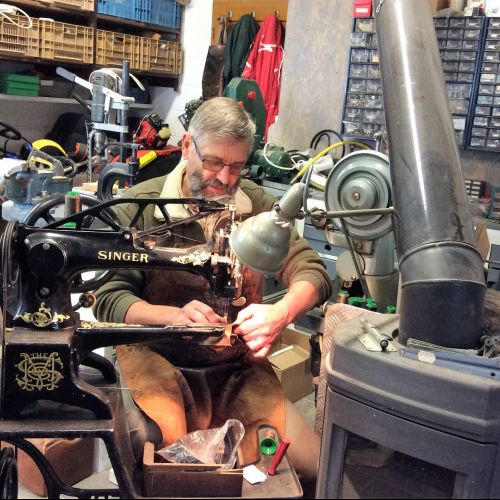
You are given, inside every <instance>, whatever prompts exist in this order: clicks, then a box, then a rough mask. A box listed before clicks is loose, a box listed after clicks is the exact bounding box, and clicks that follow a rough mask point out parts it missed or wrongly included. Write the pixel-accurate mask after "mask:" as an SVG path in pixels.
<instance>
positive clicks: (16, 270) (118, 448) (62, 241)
mask: <svg viewBox="0 0 500 500" xmlns="http://www.w3.org/2000/svg"><path fill="white" fill-rule="evenodd" d="M80 201H81V202H82V203H81V204H82V206H88V207H89V208H86V209H84V210H83V211H81V212H79V213H75V214H73V215H70V216H68V217H64V218H62V219H60V220H54V219H53V218H52V217H51V216H49V215H48V214H47V213H46V214H45V216H42V215H43V214H41V212H40V211H41V210H42V211H43V209H44V207H43V206H42V207H37V208H36V210H37V213H35V214H33V217H32V218H31V219H30V218H28V221H29V220H35V219H36V220H39V219H40V217H41V216H42V219H44V220H46V221H47V222H48V223H47V225H46V226H44V227H42V228H40V227H32V226H30V225H26V224H20V223H18V222H17V221H11V222H9V223H8V224H7V226H6V229H5V231H4V234H3V236H2V239H1V245H0V248H1V255H2V277H3V300H2V312H3V330H2V379H1V394H0V396H1V399H0V440H1V441H7V442H10V443H11V444H13V445H15V446H17V447H18V448H20V449H22V450H23V451H25V452H26V453H28V455H29V456H30V457H31V458H33V460H34V461H35V463H36V464H37V465H38V467H39V469H40V471H41V473H42V475H43V477H44V479H45V481H46V484H47V489H48V496H49V498H58V497H59V495H60V494H65V495H70V496H77V497H82V496H86V497H90V495H92V496H93V497H94V498H95V497H97V496H99V497H101V498H109V497H110V496H113V497H116V496H121V497H124V498H136V497H140V496H142V494H143V490H142V481H141V479H137V477H138V474H139V478H140V472H139V473H138V466H139V465H138V459H137V457H136V456H135V455H134V451H133V448H132V443H131V438H130V433H129V430H128V426H127V420H126V414H125V409H124V404H123V399H122V396H121V392H120V390H117V387H119V386H118V385H117V376H116V373H115V369H114V366H113V365H112V364H111V363H110V362H109V361H108V360H106V359H105V358H104V357H102V356H100V355H97V354H95V352H93V351H94V350H95V349H97V348H99V347H105V346H115V345H120V344H131V343H139V342H147V341H151V340H159V339H162V338H164V336H165V335H170V336H181V337H189V338H190V339H192V340H193V341H194V342H200V343H204V342H209V343H212V344H213V343H219V344H222V345H231V344H232V342H233V341H234V340H235V337H234V336H233V334H232V332H231V328H230V327H226V326H225V325H206V326H204V325H202V326H186V325H184V326H182V325H180V326H175V325H174V326H165V327H156V326H144V325H123V324H121V325H118V324H103V323H92V322H81V321H80V320H79V314H78V313H77V312H76V311H75V310H74V309H75V308H74V306H73V305H72V303H71V294H72V293H74V292H77V291H82V290H84V289H86V290H92V289H95V288H96V287H97V286H98V284H99V285H100V284H101V283H102V282H103V279H106V277H104V278H103V277H102V275H100V277H99V278H96V281H93V280H92V279H91V280H87V281H82V279H81V273H82V272H84V271H92V270H94V271H98V270H103V269H105V270H106V272H107V273H108V277H109V273H111V272H113V270H117V269H124V268H126V269H139V270H153V269H162V268H182V269H183V270H190V271H192V272H194V273H200V274H202V275H204V276H205V277H206V278H207V279H208V280H209V282H210V284H211V287H212V290H213V291H214V293H216V294H217V295H218V296H219V297H222V298H224V299H225V300H227V301H229V302H231V301H234V300H237V299H238V298H239V296H240V293H241V282H242V273H241V269H240V263H239V261H238V260H237V258H236V257H235V255H234V254H233V253H232V250H231V249H230V247H229V244H228V239H229V235H230V233H231V231H232V230H233V229H234V226H235V225H236V224H237V222H236V221H235V218H234V213H235V207H233V206H231V205H224V204H222V203H219V202H217V201H214V200H206V199H194V198H193V199H191V198H190V199H187V198H184V199H117V200H112V201H109V202H105V203H101V204H98V205H97V204H96V203H97V202H95V201H91V200H80ZM127 203H134V204H135V205H136V207H137V212H136V214H135V216H134V217H133V220H132V221H130V224H129V225H128V226H127V227H124V226H123V224H122V223H121V222H120V221H119V220H118V218H117V217H116V216H115V212H114V211H113V208H114V207H115V206H116V205H118V204H127ZM172 203H190V204H193V205H196V206H197V208H198V212H197V213H196V214H195V215H193V216H192V217H190V218H189V219H186V220H184V221H182V222H179V221H171V220H170V218H169V216H168V212H167V209H166V205H168V204H172ZM151 205H153V208H154V207H158V208H159V209H160V211H161V212H162V214H163V215H164V216H165V221H166V222H165V223H164V224H163V225H161V226H159V227H157V228H154V229H152V230H147V231H137V230H136V229H135V228H134V224H135V221H137V220H138V219H139V218H140V217H141V215H142V214H143V212H144V210H146V209H148V207H149V209H151V208H152V207H151ZM45 208H46V207H45ZM223 210H229V213H230V217H229V219H228V223H227V225H226V227H224V228H221V229H219V230H218V233H217V234H216V235H214V238H212V241H210V242H208V243H206V244H204V245H197V246H193V247H190V248H186V249H178V248H175V249H174V248H164V247H161V246H160V245H159V243H160V242H161V241H162V239H164V238H165V237H166V236H168V235H169V234H170V232H171V231H172V230H174V228H175V226H176V225H178V224H185V223H189V222H192V221H193V220H197V219H200V218H202V217H206V216H207V215H209V214H212V213H214V212H221V211H223ZM97 282H98V283H97ZM91 297H92V296H91V295H86V299H85V300H84V301H83V302H87V304H86V305H89V304H91V303H92V300H91ZM81 302H82V301H81ZM88 367H90V368H88ZM33 437H59V438H73V437H97V438H100V439H102V440H103V441H104V443H105V445H106V449H107V452H108V455H109V458H110V461H111V465H112V466H113V469H114V472H115V475H116V479H117V483H118V489H114V490H107V489H100V490H97V489H92V490H89V491H87V490H80V489H78V488H74V487H71V486H68V485H65V484H63V483H62V482H61V481H60V480H59V478H58V477H57V476H56V475H55V473H54V471H53V470H52V467H51V466H50V464H49V463H48V462H47V460H46V459H45V457H44V456H43V455H42V454H41V452H40V451H38V449H37V448H36V447H35V446H34V445H33V444H32V443H30V442H29V441H28V438H33ZM0 463H1V467H2V473H1V475H0V483H1V484H0V490H1V491H3V492H4V493H5V494H6V496H5V497H6V498H7V497H8V498H14V497H16V496H17V469H16V464H15V460H14V459H13V456H12V452H11V450H10V451H9V450H8V449H7V450H4V451H3V452H2V455H1V458H0ZM290 473H293V475H292V476H290V475H288V476H286V475H283V474H281V475H277V476H276V477H275V478H273V480H275V481H276V486H277V487H278V488H279V489H277V490H276V489H273V488H272V487H270V483H269V481H268V482H267V485H266V489H265V490H263V492H262V495H260V494H259V496H276V495H277V494H278V492H280V491H281V492H282V491H286V489H285V490H283V488H284V485H286V484H287V482H288V483H290V481H292V483H293V484H294V485H295V486H298V488H299V489H300V484H299V483H298V480H297V478H296V476H295V472H294V471H293V469H291V472H290ZM193 478H194V476H193ZM194 480H195V479H194ZM284 481H285V482H284ZM271 482H272V481H271ZM254 493H255V492H254ZM296 493H297V492H296V491H295V490H294V491H293V492H292V495H291V496H295V495H296ZM299 495H300V491H299Z"/></svg>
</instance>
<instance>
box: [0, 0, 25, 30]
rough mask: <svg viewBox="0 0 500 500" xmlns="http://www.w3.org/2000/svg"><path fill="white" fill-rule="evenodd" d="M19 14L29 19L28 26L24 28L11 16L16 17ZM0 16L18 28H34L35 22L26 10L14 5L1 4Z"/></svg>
mask: <svg viewBox="0 0 500 500" xmlns="http://www.w3.org/2000/svg"><path fill="white" fill-rule="evenodd" d="M18 13H19V14H22V15H23V16H24V17H25V18H26V19H27V21H28V25H27V26H22V25H21V24H19V23H18V22H17V21H15V20H14V19H13V18H12V17H10V16H9V14H12V15H16V14H18ZM0 15H2V16H3V17H5V19H7V20H8V21H9V22H10V23H12V24H13V25H15V26H17V27H18V28H22V29H30V28H31V27H32V26H33V20H32V19H31V17H30V16H29V15H28V14H27V13H26V12H24V10H23V9H21V8H20V7H14V6H13V5H8V4H6V3H0Z"/></svg>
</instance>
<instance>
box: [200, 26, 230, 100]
mask: <svg viewBox="0 0 500 500" xmlns="http://www.w3.org/2000/svg"><path fill="white" fill-rule="evenodd" d="M226 39H227V24H226V19H225V18H221V19H219V34H218V40H217V42H218V43H217V44H216V45H210V46H209V47H208V52H207V58H206V61H205V67H204V69H203V77H202V80H201V88H202V98H203V100H207V99H210V98H211V97H217V96H221V95H222V93H223V91H224V47H225V44H226Z"/></svg>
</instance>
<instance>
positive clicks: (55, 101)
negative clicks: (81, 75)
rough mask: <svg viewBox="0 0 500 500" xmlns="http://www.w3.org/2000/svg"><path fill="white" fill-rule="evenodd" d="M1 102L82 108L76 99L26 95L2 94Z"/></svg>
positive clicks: (132, 106) (141, 106) (136, 105)
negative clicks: (72, 105) (69, 105)
mask: <svg viewBox="0 0 500 500" xmlns="http://www.w3.org/2000/svg"><path fill="white" fill-rule="evenodd" d="M0 101H9V102H15V101H20V102H23V103H29V104H37V103H39V104H51V105H53V106H57V105H59V104H60V105H64V106H66V105H68V104H74V105H75V106H81V104H80V103H79V102H77V101H76V100H75V99H70V98H65V97H33V96H24V95H7V94H0ZM85 102H87V104H91V101H85ZM130 108H131V109H151V108H152V105H151V104H138V103H134V104H132V105H131V106H130Z"/></svg>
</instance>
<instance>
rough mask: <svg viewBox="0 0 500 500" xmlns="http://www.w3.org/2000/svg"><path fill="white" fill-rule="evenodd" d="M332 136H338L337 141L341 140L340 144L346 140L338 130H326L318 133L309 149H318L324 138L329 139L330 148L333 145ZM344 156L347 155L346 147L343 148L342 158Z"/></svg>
mask: <svg viewBox="0 0 500 500" xmlns="http://www.w3.org/2000/svg"><path fill="white" fill-rule="evenodd" d="M330 134H333V135H334V136H336V137H337V139H338V140H339V142H342V141H343V140H344V138H343V137H342V135H340V134H339V133H338V132H337V131H336V130H332V129H324V130H320V131H319V132H317V133H316V134H315V135H314V137H313V138H312V139H311V144H310V146H309V147H310V148H311V149H317V148H318V145H319V143H320V141H321V139H322V138H323V137H326V138H327V139H328V146H330V145H331V144H332V143H331V140H330ZM344 154H345V146H344V147H343V148H342V156H344Z"/></svg>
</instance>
